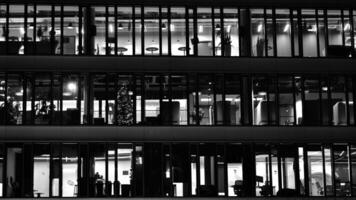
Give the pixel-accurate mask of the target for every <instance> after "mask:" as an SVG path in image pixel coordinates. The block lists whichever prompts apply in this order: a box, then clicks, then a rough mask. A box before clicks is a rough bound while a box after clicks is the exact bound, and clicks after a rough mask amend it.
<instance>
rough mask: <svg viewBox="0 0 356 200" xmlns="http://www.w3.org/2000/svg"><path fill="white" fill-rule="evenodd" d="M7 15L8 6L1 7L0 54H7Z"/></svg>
mask: <svg viewBox="0 0 356 200" xmlns="http://www.w3.org/2000/svg"><path fill="white" fill-rule="evenodd" d="M6 14H7V7H6V5H0V26H1V29H0V54H6V43H5V41H6V34H7V31H6V29H7V27H6Z"/></svg>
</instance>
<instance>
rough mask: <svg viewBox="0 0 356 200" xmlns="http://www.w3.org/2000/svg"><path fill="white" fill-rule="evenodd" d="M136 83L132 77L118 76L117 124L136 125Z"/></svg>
mask: <svg viewBox="0 0 356 200" xmlns="http://www.w3.org/2000/svg"><path fill="white" fill-rule="evenodd" d="M134 90H135V88H134V82H133V77H132V76H131V75H118V91H117V93H116V98H117V105H116V108H115V109H116V112H114V113H116V120H117V122H116V124H117V125H119V126H129V125H133V124H134V103H135V102H134V100H135V99H134Z"/></svg>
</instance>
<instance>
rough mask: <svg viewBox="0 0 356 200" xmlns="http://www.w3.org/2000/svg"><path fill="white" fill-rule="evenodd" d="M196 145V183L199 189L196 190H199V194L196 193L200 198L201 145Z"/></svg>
mask: <svg viewBox="0 0 356 200" xmlns="http://www.w3.org/2000/svg"><path fill="white" fill-rule="evenodd" d="M195 145H196V148H197V152H196V153H197V157H196V160H195V162H196V166H197V167H196V175H197V181H196V183H197V188H196V190H197V192H196V195H197V196H198V197H199V196H200V184H201V183H200V176H201V174H200V145H199V143H198V144H195Z"/></svg>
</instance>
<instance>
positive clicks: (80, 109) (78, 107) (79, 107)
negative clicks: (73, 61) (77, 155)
mask: <svg viewBox="0 0 356 200" xmlns="http://www.w3.org/2000/svg"><path fill="white" fill-rule="evenodd" d="M80 52H81V51H80ZM77 76H78V94H77V95H78V96H77V109H78V111H79V113H82V106H81V101H82V78H81V75H80V74H78V75H77ZM80 115H81V114H79V116H80ZM79 124H81V116H80V118H79Z"/></svg>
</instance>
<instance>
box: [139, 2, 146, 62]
mask: <svg viewBox="0 0 356 200" xmlns="http://www.w3.org/2000/svg"><path fill="white" fill-rule="evenodd" d="M140 8H141V55H142V56H144V55H145V28H146V27H145V10H144V7H143V5H141V6H140Z"/></svg>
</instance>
